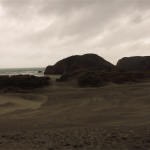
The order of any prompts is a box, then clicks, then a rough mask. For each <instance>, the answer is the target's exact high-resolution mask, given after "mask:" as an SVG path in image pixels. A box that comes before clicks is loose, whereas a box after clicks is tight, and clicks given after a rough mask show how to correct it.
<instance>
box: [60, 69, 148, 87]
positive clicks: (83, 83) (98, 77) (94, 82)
mask: <svg viewBox="0 0 150 150" xmlns="http://www.w3.org/2000/svg"><path fill="white" fill-rule="evenodd" d="M149 75H150V72H142V71H126V72H121V71H116V70H99V69H84V70H78V71H74V72H71V73H66V74H64V75H62V76H61V77H60V79H57V81H59V82H63V81H67V80H71V79H72V78H77V82H78V85H79V86H80V87H87V86H90V87H93V86H94V87H98V86H101V85H103V84H104V83H106V82H112V83H115V84H124V83H127V82H140V81H141V80H142V79H147V78H148V77H149Z"/></svg>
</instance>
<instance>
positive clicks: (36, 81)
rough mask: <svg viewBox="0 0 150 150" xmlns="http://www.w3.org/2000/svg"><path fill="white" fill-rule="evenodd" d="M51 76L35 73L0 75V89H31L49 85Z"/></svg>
mask: <svg viewBox="0 0 150 150" xmlns="http://www.w3.org/2000/svg"><path fill="white" fill-rule="evenodd" d="M49 80H50V78H49V77H36V76H33V75H14V76H0V91H16V89H22V90H31V89H35V88H41V87H43V86H46V85H49Z"/></svg>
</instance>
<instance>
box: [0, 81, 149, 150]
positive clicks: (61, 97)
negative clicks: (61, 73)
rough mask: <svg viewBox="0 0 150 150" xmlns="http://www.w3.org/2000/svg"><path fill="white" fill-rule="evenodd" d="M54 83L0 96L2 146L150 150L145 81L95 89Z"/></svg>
mask: <svg viewBox="0 0 150 150" xmlns="http://www.w3.org/2000/svg"><path fill="white" fill-rule="evenodd" d="M54 81H55V80H52V83H51V84H50V86H48V87H44V88H43V89H37V90H35V92H34V93H32V94H22V93H21V94H19V93H17V94H4V95H0V113H1V115H0V133H1V135H0V148H2V149H46V150H49V149H69V150H70V149H150V143H149V140H150V139H149V132H150V120H149V117H150V94H149V89H150V82H149V81H144V82H142V83H137V84H135V83H128V84H124V85H116V84H109V85H107V86H105V87H99V88H79V87H78V86H77V82H76V81H75V80H72V81H67V82H61V83H60V82H54ZM8 110H9V111H8ZM4 113H5V114H4Z"/></svg>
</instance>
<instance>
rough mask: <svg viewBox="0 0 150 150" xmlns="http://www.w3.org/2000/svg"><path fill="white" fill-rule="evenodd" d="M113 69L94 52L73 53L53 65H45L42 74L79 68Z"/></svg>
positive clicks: (60, 72) (112, 66) (61, 72)
mask: <svg viewBox="0 0 150 150" xmlns="http://www.w3.org/2000/svg"><path fill="white" fill-rule="evenodd" d="M91 68H98V69H100V70H101V69H106V70H115V69H116V67H115V66H114V65H113V64H111V63H110V62H108V61H106V60H105V59H103V58H102V57H100V56H98V55H96V54H85V55H74V56H70V57H67V58H65V59H62V60H60V61H58V62H57V63H56V64H55V65H53V66H47V67H46V69H45V72H44V74H64V73H66V72H72V71H74V70H81V69H91Z"/></svg>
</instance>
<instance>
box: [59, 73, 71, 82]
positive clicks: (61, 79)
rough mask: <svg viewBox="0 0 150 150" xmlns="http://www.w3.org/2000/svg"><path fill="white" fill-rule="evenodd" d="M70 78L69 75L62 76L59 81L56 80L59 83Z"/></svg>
mask: <svg viewBox="0 0 150 150" xmlns="http://www.w3.org/2000/svg"><path fill="white" fill-rule="evenodd" d="M68 79H69V76H68V75H67V74H64V75H62V76H61V77H60V78H59V79H56V81H57V82H63V81H67V80H68Z"/></svg>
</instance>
